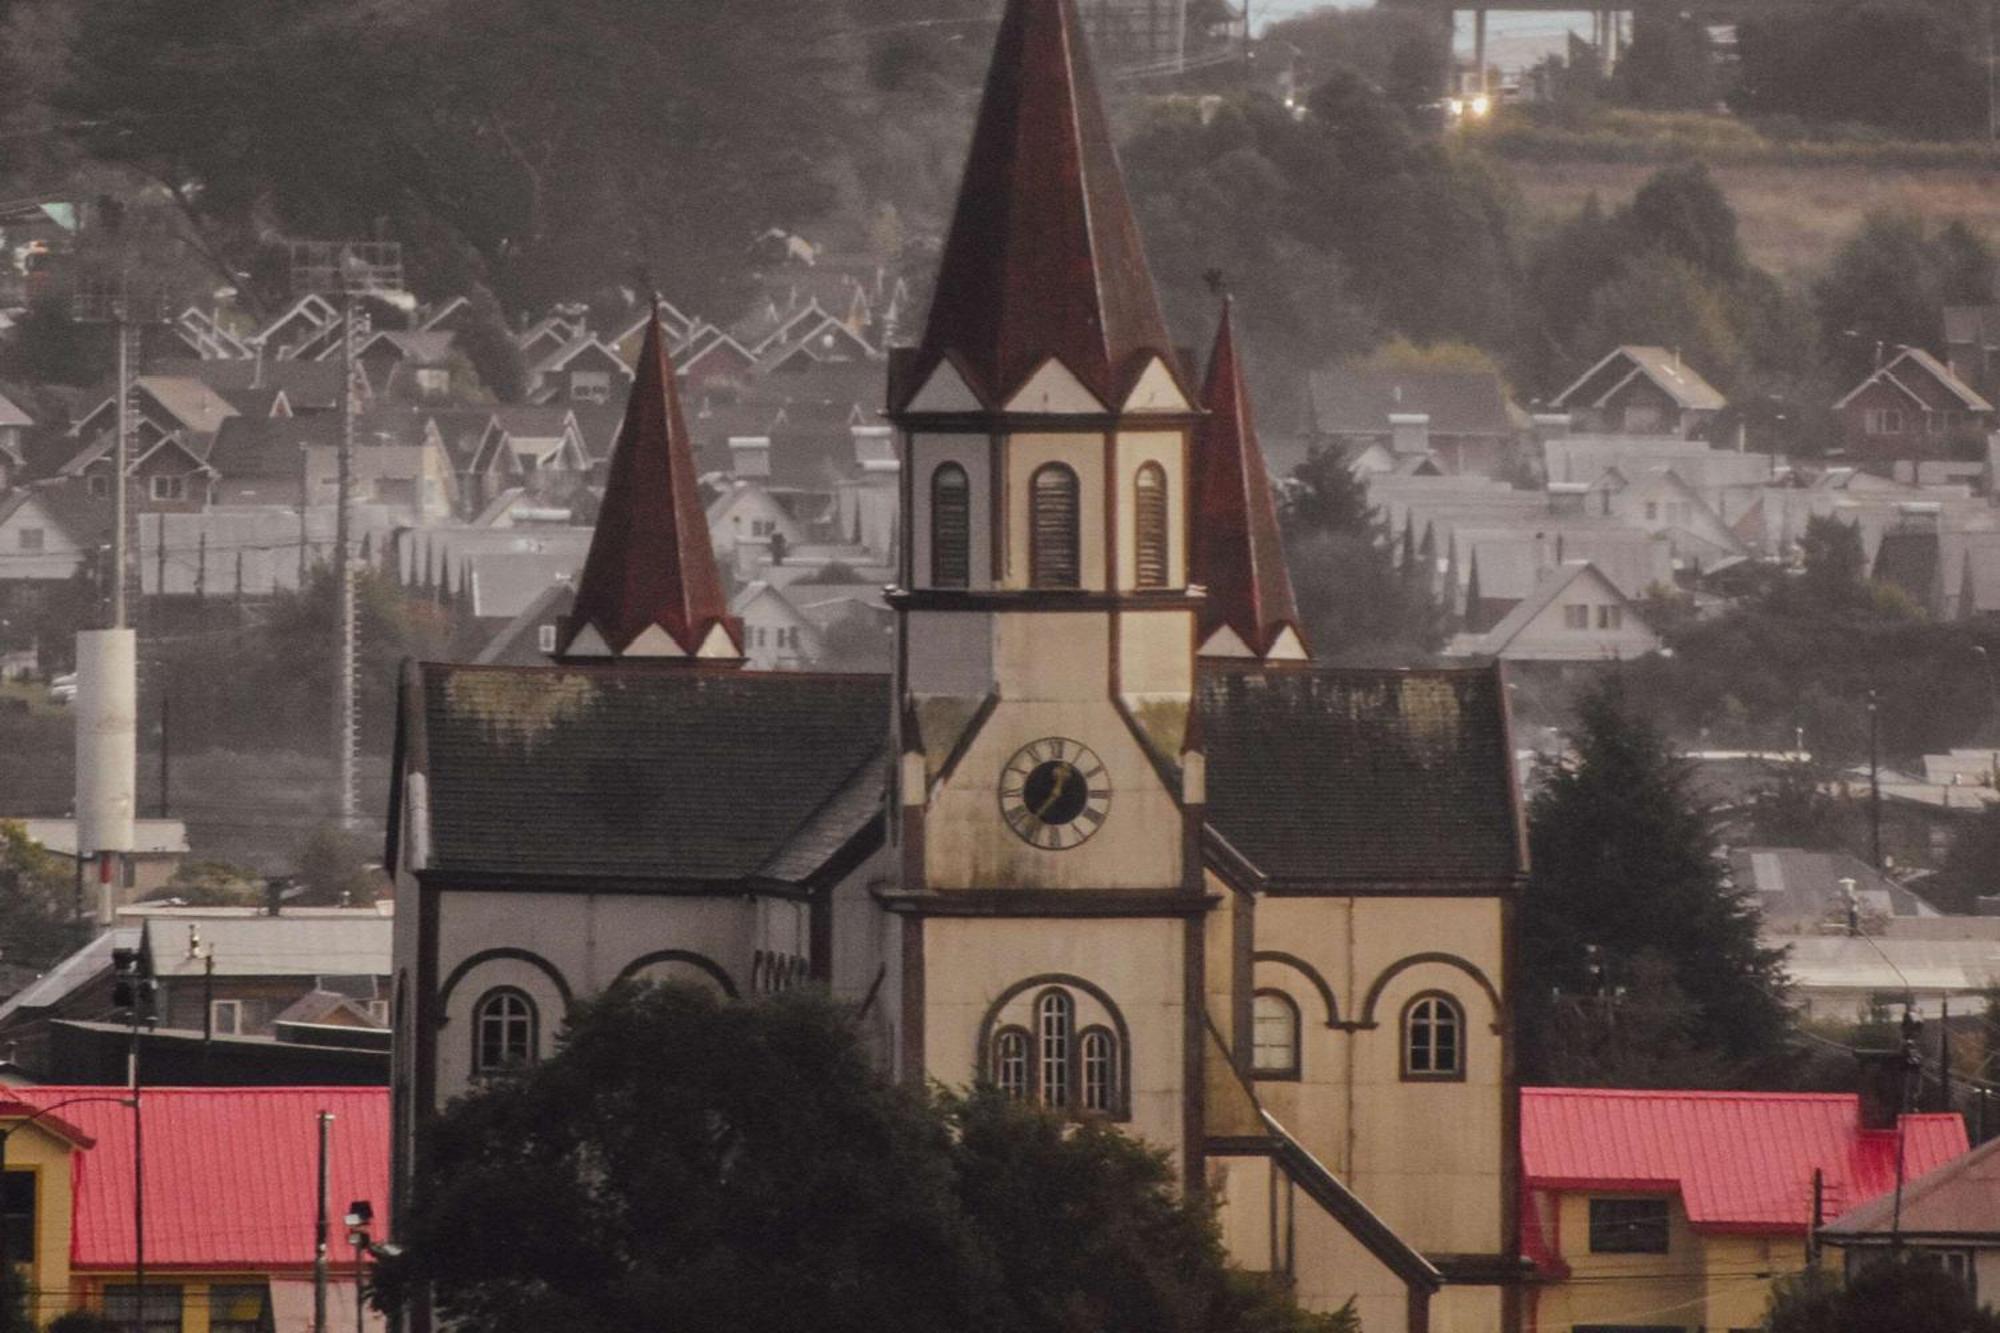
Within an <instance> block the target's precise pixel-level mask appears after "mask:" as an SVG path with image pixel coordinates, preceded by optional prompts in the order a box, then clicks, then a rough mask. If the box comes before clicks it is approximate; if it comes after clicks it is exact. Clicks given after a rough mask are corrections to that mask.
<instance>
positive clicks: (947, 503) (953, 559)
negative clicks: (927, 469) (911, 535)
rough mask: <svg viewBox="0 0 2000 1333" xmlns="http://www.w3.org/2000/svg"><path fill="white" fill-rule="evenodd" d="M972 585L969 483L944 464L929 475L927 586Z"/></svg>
mask: <svg viewBox="0 0 2000 1333" xmlns="http://www.w3.org/2000/svg"><path fill="white" fill-rule="evenodd" d="M971 584H972V481H971V478H969V477H967V476H966V474H965V469H964V468H962V467H960V466H959V465H958V464H956V463H946V464H944V465H943V466H942V467H940V468H939V469H938V470H937V471H935V472H933V473H931V586H932V587H933V588H965V587H970V586H971Z"/></svg>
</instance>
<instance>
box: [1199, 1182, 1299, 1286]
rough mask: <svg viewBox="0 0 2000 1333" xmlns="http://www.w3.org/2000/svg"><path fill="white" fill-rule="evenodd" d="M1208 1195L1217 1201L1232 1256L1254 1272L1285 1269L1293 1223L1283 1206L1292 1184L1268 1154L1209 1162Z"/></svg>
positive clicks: (1225, 1237)
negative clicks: (1287, 1246) (1287, 1242)
mask: <svg viewBox="0 0 2000 1333" xmlns="http://www.w3.org/2000/svg"><path fill="white" fill-rule="evenodd" d="M1205 1166H1206V1167H1207V1172H1206V1176H1205V1180H1206V1183H1207V1186H1208V1197H1209V1198H1211V1199H1213V1200H1214V1201H1215V1205H1216V1221H1217V1222H1218V1223H1219V1224H1220V1225H1221V1227H1222V1244H1223V1248H1225V1249H1226V1250H1228V1251H1229V1257H1230V1258H1231V1259H1232V1260H1234V1261H1235V1262H1236V1263H1237V1264H1239V1265H1241V1266H1242V1267H1243V1268H1246V1269H1248V1270H1249V1271H1250V1272H1253V1273H1271V1272H1282V1271H1283V1269H1284V1266H1285V1263H1286V1254H1285V1251H1284V1246H1283V1241H1284V1237H1285V1236H1286V1235H1287V1233H1288V1232H1289V1230H1290V1226H1291V1221H1290V1219H1289V1218H1287V1217H1286V1216H1285V1215H1284V1213H1283V1209H1285V1208H1286V1207H1287V1206H1289V1204H1290V1203H1291V1199H1290V1197H1289V1196H1290V1187H1289V1186H1288V1185H1287V1184H1286V1183H1285V1182H1284V1180H1283V1178H1282V1177H1281V1176H1280V1175H1279V1174H1278V1170H1277V1167H1276V1166H1275V1165H1274V1164H1273V1163H1272V1160H1271V1159H1270V1158H1269V1157H1220V1156H1214V1155H1211V1156H1210V1157H1209V1158H1208V1159H1207V1161H1206V1163H1205Z"/></svg>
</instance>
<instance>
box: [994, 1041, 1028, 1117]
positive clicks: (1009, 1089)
mask: <svg viewBox="0 0 2000 1333" xmlns="http://www.w3.org/2000/svg"><path fill="white" fill-rule="evenodd" d="M1034 1045H1035V1043H1034V1039H1033V1038H1032V1037H1030V1036H1029V1035H1028V1030H1027V1029H1026V1028H1018V1027H1010V1028H1001V1029H1000V1031H998V1032H996V1033H995V1034H993V1085H994V1086H995V1087H997V1088H999V1089H1000V1091H1002V1092H1004V1093H1006V1094H1007V1095H1008V1096H1009V1097H1012V1098H1014V1099H1015V1100H1016V1101H1025V1100H1027V1098H1028V1096H1029V1094H1030V1093H1031V1092H1033V1090H1034V1083H1033V1079H1032V1078H1031V1077H1030V1066H1031V1062H1032V1060H1033V1058H1034V1056H1033V1051H1034Z"/></svg>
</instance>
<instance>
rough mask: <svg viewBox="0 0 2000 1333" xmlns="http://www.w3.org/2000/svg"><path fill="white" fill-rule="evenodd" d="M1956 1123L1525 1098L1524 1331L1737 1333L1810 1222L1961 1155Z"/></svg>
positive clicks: (1768, 1099) (1794, 1096) (1531, 1091)
mask: <svg viewBox="0 0 2000 1333" xmlns="http://www.w3.org/2000/svg"><path fill="white" fill-rule="evenodd" d="M1967 1147H1968V1144H1967V1140H1966V1134H1965V1123H1964V1121H1963V1120H1962V1119H1960V1118H1959V1117H1958V1116H1956V1115H1906V1116H1903V1117H1901V1118H1900V1120H1899V1122H1898V1123H1897V1124H1896V1125H1894V1126H1885V1127H1882V1128H1871V1127H1868V1126H1866V1125H1865V1124H1864V1122H1863V1113H1862V1103H1861V1099H1860V1098H1859V1097H1858V1096H1855V1095H1854V1094H1851V1093H1763V1092H1678V1091H1665V1092H1655V1091H1626V1090H1620V1089H1600V1088H1524V1089H1523V1090H1522V1092H1521V1173H1522V1196H1521V1197H1522V1228H1521V1235H1522V1249H1523V1251H1524V1252H1525V1257H1526V1258H1527V1259H1528V1260H1530V1261H1531V1262H1532V1264H1533V1265H1534V1269H1535V1273H1536V1275H1537V1278H1538V1279H1539V1282H1540V1285H1539V1286H1538V1287H1537V1288H1536V1289H1535V1291H1534V1293H1533V1297H1532V1299H1533V1300H1534V1303H1535V1304H1534V1308H1535V1310H1536V1312H1537V1316H1536V1318H1535V1320H1534V1323H1535V1325H1536V1326H1539V1327H1543V1328H1568V1327H1570V1326H1571V1325H1572V1324H1575V1325H1579V1326H1587V1325H1592V1324H1608V1325H1617V1324H1622V1323H1638V1322H1645V1323H1648V1324H1652V1323H1656V1322H1658V1321H1657V1320H1655V1319H1647V1320H1639V1319H1637V1318H1635V1317H1633V1316H1634V1312H1637V1311H1642V1310H1643V1311H1654V1310H1660V1311H1664V1312H1667V1313H1670V1314H1671V1316H1672V1317H1671V1318H1670V1319H1668V1320H1667V1322H1666V1323H1665V1325H1664V1326H1665V1327H1683V1326H1684V1327H1688V1328H1695V1327H1707V1328H1744V1327H1749V1326H1751V1325H1754V1324H1756V1323H1757V1322H1758V1321H1759V1319H1760V1318H1761V1316H1762V1311H1763V1307H1764V1302H1765V1300H1766V1298H1767V1297H1768V1294H1769V1285H1770V1282H1771V1280H1772V1279H1774V1278H1775V1277H1779V1276H1783V1275H1784V1274H1786V1273H1788V1272H1796V1271H1797V1270H1798V1269H1799V1268H1801V1267H1802V1266H1803V1265H1804V1262H1805V1239H1806V1233H1807V1232H1808V1230H1809V1229H1810V1228H1811V1226H1812V1224H1813V1221H1814V1176H1815V1174H1816V1173H1817V1175H1818V1177H1819V1190H1820V1204H1819V1207H1820V1216H1821V1217H1822V1218H1831V1217H1833V1216H1835V1215H1836V1214H1838V1213H1841V1212H1844V1211H1846V1210H1847V1209H1848V1208H1851V1207H1853V1206H1854V1205H1856V1204H1858V1203H1861V1202H1863V1201H1865V1200H1868V1199H1873V1198H1877V1197H1879V1196H1881V1195H1883V1194H1886V1193H1888V1192H1890V1191H1891V1190H1893V1189H1894V1188H1895V1184H1896V1170H1897V1160H1898V1154H1899V1148H1900V1153H1901V1157H1902V1162H1903V1170H1904V1173H1905V1178H1906V1179H1910V1180H1914V1179H1915V1178H1916V1177H1918V1176H1920V1175H1922V1174H1924V1173H1925V1172H1927V1171H1930V1170H1932V1169H1934V1168H1935V1167H1938V1166H1941V1165H1943V1164H1944V1163H1946V1162H1949V1161H1951V1160H1953V1159H1954V1158H1957V1157H1960V1156H1962V1155H1963V1154H1964V1153H1965V1152H1966V1150H1967Z"/></svg>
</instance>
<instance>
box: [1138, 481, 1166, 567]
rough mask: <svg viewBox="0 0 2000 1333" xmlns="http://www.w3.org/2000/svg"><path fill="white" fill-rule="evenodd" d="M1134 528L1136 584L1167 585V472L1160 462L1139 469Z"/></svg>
mask: <svg viewBox="0 0 2000 1333" xmlns="http://www.w3.org/2000/svg"><path fill="white" fill-rule="evenodd" d="M1132 498H1133V505H1132V520H1133V522H1132V527H1133V533H1134V536H1135V537H1136V539H1137V540H1136V546H1135V552H1134V554H1135V559H1134V561H1133V570H1132V573H1133V582H1134V583H1136V584H1137V585H1138V586H1139V587H1141V588H1164V587H1166V586H1167V528H1168V524H1167V470H1166V469H1165V468H1163V467H1161V466H1160V465H1159V464H1158V463H1148V464H1146V465H1145V466H1144V467H1142V468H1140V469H1139V473H1138V476H1136V477H1135V478H1134V479H1133V483H1132Z"/></svg>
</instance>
